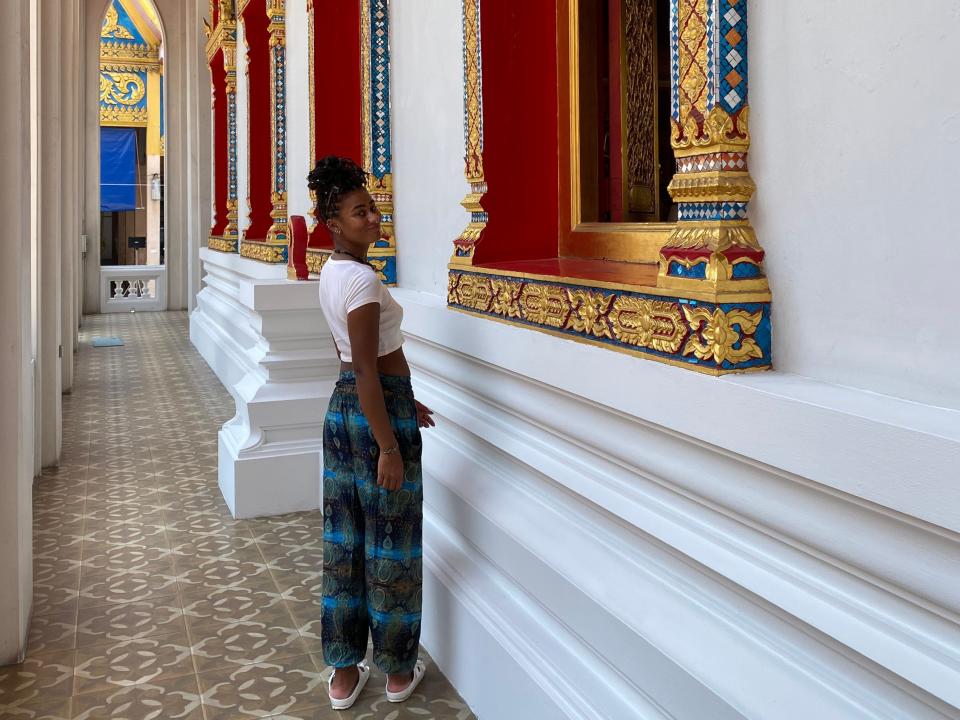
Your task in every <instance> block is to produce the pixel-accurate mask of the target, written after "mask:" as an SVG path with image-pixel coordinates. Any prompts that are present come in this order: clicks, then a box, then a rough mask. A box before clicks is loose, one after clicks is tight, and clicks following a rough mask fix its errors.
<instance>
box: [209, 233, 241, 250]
mask: <svg viewBox="0 0 960 720" xmlns="http://www.w3.org/2000/svg"><path fill="white" fill-rule="evenodd" d="M207 247H208V248H210V249H211V250H216V251H217V252H227V253H233V252H236V251H237V241H236V239H233V240H231V239H228V238H222V237H211V238H209V239H208V240H207Z"/></svg>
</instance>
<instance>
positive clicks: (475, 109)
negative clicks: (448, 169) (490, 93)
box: [463, 0, 484, 182]
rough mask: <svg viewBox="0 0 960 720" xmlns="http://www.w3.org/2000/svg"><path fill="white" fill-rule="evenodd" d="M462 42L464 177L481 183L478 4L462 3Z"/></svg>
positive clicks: (481, 127)
mask: <svg viewBox="0 0 960 720" xmlns="http://www.w3.org/2000/svg"><path fill="white" fill-rule="evenodd" d="M463 14H464V18H463V21H464V29H465V37H464V42H465V43H466V48H465V52H466V87H465V88H464V92H465V97H464V101H465V105H466V107H465V114H466V117H465V120H466V123H467V128H466V138H467V155H466V173H465V174H466V177H467V180H468V181H470V182H477V181H482V180H483V177H484V173H483V107H482V105H483V100H482V98H481V96H480V93H481V85H480V61H481V58H480V17H479V16H480V4H479V3H478V2H475V1H474V0H464V3H463Z"/></svg>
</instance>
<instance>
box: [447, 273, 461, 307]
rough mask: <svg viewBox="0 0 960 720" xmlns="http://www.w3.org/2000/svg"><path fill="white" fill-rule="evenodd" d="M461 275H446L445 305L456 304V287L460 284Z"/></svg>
mask: <svg viewBox="0 0 960 720" xmlns="http://www.w3.org/2000/svg"><path fill="white" fill-rule="evenodd" d="M461 277H463V276H462V275H458V274H456V273H449V274H448V275H447V304H448V305H454V304H456V303H457V302H459V301H458V300H457V286H458V285H459V284H460V278H461Z"/></svg>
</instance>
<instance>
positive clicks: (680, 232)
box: [664, 221, 760, 252]
mask: <svg viewBox="0 0 960 720" xmlns="http://www.w3.org/2000/svg"><path fill="white" fill-rule="evenodd" d="M735 222H736V224H724V225H695V226H694V227H685V226H684V225H683V224H682V223H681V224H678V226H677V228H676V229H675V230H674V231H673V232H672V233H670V238H669V239H668V240H667V242H666V244H665V245H664V248H680V249H685V250H699V249H706V250H712V251H714V252H722V251H724V250H729V249H730V248H744V249H748V250H760V242H759V241H758V240H757V234H756V232H755V231H754V229H753V227H752V226H751V225H749V224H748V223H747V222H746V221H735Z"/></svg>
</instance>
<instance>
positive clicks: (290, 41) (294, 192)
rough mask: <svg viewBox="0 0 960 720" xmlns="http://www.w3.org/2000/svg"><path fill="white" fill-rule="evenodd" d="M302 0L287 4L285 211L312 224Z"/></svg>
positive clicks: (307, 71)
mask: <svg viewBox="0 0 960 720" xmlns="http://www.w3.org/2000/svg"><path fill="white" fill-rule="evenodd" d="M308 20H309V19H308V17H307V4H306V3H305V2H291V3H287V82H286V96H287V147H288V148H289V152H287V177H288V181H287V211H288V213H289V214H290V215H302V216H303V217H305V218H306V219H307V224H312V222H313V221H312V218H311V211H312V210H313V201H312V200H311V199H310V190H309V189H308V188H307V174H308V173H309V172H310V171H311V170H312V169H313V163H312V158H311V157H310V88H309V84H310V65H309V60H310V58H309V35H308V31H309V22H308Z"/></svg>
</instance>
